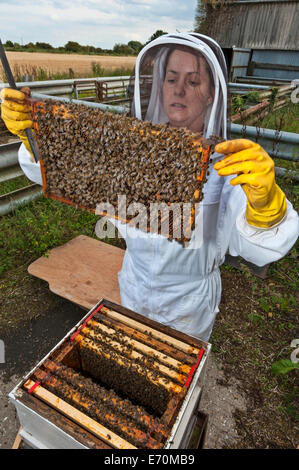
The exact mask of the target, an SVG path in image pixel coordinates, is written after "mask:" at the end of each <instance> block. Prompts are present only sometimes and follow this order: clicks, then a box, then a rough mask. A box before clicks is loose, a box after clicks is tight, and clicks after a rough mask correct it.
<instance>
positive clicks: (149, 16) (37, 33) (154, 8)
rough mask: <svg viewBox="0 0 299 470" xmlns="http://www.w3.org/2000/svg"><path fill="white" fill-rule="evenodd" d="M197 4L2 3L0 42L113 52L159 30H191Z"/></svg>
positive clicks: (128, 0)
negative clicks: (72, 43)
mask: <svg viewBox="0 0 299 470" xmlns="http://www.w3.org/2000/svg"><path fill="white" fill-rule="evenodd" d="M196 5H197V0H71V1H70V0H61V1H58V0H36V1H33V0H4V1H3V0H0V19H1V23H0V39H1V40H2V42H3V43H4V42H6V41H7V40H10V41H13V42H18V43H20V44H27V43H28V42H34V43H35V42H47V43H49V44H51V45H52V46H54V47H58V46H64V45H65V44H66V43H67V42H68V41H76V42H78V43H79V44H81V45H90V46H95V47H101V48H103V49H112V48H113V46H114V45H115V44H116V43H124V44H127V43H128V41H131V40H134V41H140V42H141V43H144V42H146V41H147V40H148V39H149V38H150V36H151V35H152V34H153V33H154V32H156V30H158V29H161V30H163V31H166V32H168V33H175V32H176V31H179V32H185V31H192V30H193V27H194V18H195V10H196Z"/></svg>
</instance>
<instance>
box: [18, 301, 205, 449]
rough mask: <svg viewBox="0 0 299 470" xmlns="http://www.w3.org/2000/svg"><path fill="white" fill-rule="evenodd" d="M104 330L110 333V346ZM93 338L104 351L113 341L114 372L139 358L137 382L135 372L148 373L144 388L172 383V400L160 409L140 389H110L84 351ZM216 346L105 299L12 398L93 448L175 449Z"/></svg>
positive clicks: (169, 390)
mask: <svg viewBox="0 0 299 470" xmlns="http://www.w3.org/2000/svg"><path fill="white" fill-rule="evenodd" d="M90 333H91V334H90ZM98 333H100V334H104V335H105V336H106V345H105V346H104V338H103V337H97V334H98ZM87 339H88V340H90V342H91V343H93V344H92V347H93V348H95V353H96V354H97V355H99V356H100V355H101V354H104V353H106V352H105V351H107V349H106V350H105V348H106V347H107V344H108V343H109V348H111V349H110V352H109V354H110V356H111V357H110V358H109V361H110V371H109V373H110V375H111V374H113V372H114V370H115V369H114V368H115V367H116V365H117V364H118V363H119V361H125V362H124V363H123V364H120V365H121V367H122V371H123V372H125V369H126V368H128V369H129V362H130V361H135V363H136V364H137V367H136V368H134V369H133V371H130V372H129V377H130V378H131V379H133V380H134V376H133V374H136V375H138V374H142V375H143V378H142V387H143V388H142V391H143V393H145V388H144V384H145V383H146V381H148V382H149V383H150V385H151V386H153V387H156V390H157V391H158V389H159V387H160V388H164V390H165V391H166V394H167V396H168V399H167V401H166V403H165V404H164V406H163V409H162V410H160V413H158V414H159V415H158V414H157V413H156V414H155V413H153V410H152V409H150V410H149V408H145V407H144V403H142V404H141V405H140V404H139V403H138V402H137V401H136V396H135V402H133V401H132V395H130V394H129V395H130V396H129V397H128V394H127V393H122V391H121V390H120V389H119V390H117V391H115V390H114V391H112V390H110V385H111V384H110V383H109V382H108V386H107V388H106V385H105V384H103V383H102V382H101V383H100V382H98V381H95V378H94V376H93V375H92V372H93V371H92V367H93V363H91V364H89V365H88V364H87V363H86V358H85V357H84V355H82V354H81V350H82V348H85V347H87V348H88V347H89V344H87V345H86V344H84V340H85V341H87ZM100 341H102V343H101V342H100ZM209 348H210V345H208V344H207V343H204V342H202V341H200V340H196V339H194V338H191V337H189V336H188V335H185V334H183V333H180V332H178V331H176V330H173V329H171V328H169V327H166V326H163V325H161V324H159V323H157V322H154V321H152V320H150V319H147V318H145V317H143V316H142V315H139V314H137V313H135V312H132V311H130V310H128V309H126V308H124V307H121V306H119V305H117V304H114V303H112V302H110V301H108V300H106V299H102V300H101V301H100V302H99V303H98V304H97V305H96V306H95V307H94V308H93V309H92V310H91V311H90V312H89V313H88V314H87V316H86V317H84V318H83V319H82V320H81V322H79V323H78V324H77V325H76V326H75V328H73V329H72V330H71V331H70V332H69V333H68V335H67V336H66V337H65V338H64V339H63V340H62V341H61V342H60V343H59V344H58V345H57V346H56V347H55V348H54V349H53V350H52V351H51V352H50V353H49V354H48V355H47V356H46V357H45V358H44V359H43V360H42V361H41V362H40V363H39V364H38V365H37V366H36V368H35V369H33V371H31V372H30V373H29V374H28V375H27V376H26V377H25V378H24V379H23V381H22V382H21V384H19V385H18V386H17V387H16V389H15V390H14V391H13V392H12V393H11V394H10V398H11V399H12V401H13V402H14V403H15V405H16V407H17V409H18V407H20V406H22V413H23V412H24V411H23V407H26V410H27V412H28V409H30V410H31V411H32V412H34V414H33V415H32V414H30V420H31V419H32V416H34V419H36V414H37V415H40V417H42V418H43V420H47V421H50V422H51V424H52V425H53V424H55V426H56V427H58V428H59V429H60V431H61V435H62V436H63V439H65V435H67V436H71V437H72V439H75V440H76V442H77V441H78V442H79V443H80V444H82V445H83V446H85V447H87V448H106V449H107V448H118V449H132V448H141V449H162V448H170V444H171V443H172V442H174V441H175V437H176V435H177V433H178V431H177V429H179V428H180V421H181V420H182V419H184V418H185V416H186V414H187V415H188V413H187V411H186V410H187V409H188V406H189V403H190V402H192V403H193V401H194V390H195V387H196V385H197V382H198V379H199V377H200V374H201V373H202V371H203V367H204V364H205V361H206V358H207V355H208V353H209ZM139 356H143V360H142V358H140V357H139ZM104 375H105V374H104ZM107 375H108V374H106V377H107ZM163 379H164V382H163ZM123 383H125V382H123ZM136 383H137V382H136ZM134 386H135V384H134ZM122 387H123V384H122V383H121V382H120V388H122ZM124 388H125V387H124ZM151 390H152V389H151ZM126 392H127V390H126ZM160 396H161V395H159V393H157V394H155V395H154V397H153V401H155V402H157V401H159V397H160ZM197 400H198V399H196V401H197ZM192 406H193V408H194V405H192ZM193 408H192V409H193ZM156 409H157V410H158V409H159V408H158V407H157V408H156ZM196 411H197V410H196ZM22 413H20V414H22ZM21 426H22V427H23V429H25V428H26V423H24V422H21ZM34 426H35V427H34ZM34 426H33V429H36V424H35V425H34ZM29 428H30V426H29ZM30 432H31V433H32V429H31V428H30ZM181 433H182V435H184V434H185V431H181ZM58 434H59V433H58ZM56 435H57V432H56V434H55V436H56ZM55 439H56V438H55ZM63 439H62V440H61V442H63ZM56 445H57V446H58V447H59V444H56ZM60 445H63V444H60ZM60 448H61V447H60Z"/></svg>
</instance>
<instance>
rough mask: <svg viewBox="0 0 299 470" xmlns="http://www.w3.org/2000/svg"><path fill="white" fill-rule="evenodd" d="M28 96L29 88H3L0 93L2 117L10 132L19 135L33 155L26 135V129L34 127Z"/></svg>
mask: <svg viewBox="0 0 299 470" xmlns="http://www.w3.org/2000/svg"><path fill="white" fill-rule="evenodd" d="M28 96H30V90H29V88H27V87H24V88H21V90H14V89H13V88H3V89H2V90H1V93H0V98H1V117H2V119H3V121H4V123H5V125H6V127H7V129H8V130H9V132H11V133H12V134H14V135H17V136H18V137H19V138H20V139H21V141H22V142H23V143H24V145H25V147H26V149H27V150H28V151H29V152H30V153H31V154H32V152H31V149H30V145H29V142H28V139H27V137H26V133H25V129H28V128H32V127H33V123H32V117H31V105H30V104H29V103H28V101H26V98H27V97H28Z"/></svg>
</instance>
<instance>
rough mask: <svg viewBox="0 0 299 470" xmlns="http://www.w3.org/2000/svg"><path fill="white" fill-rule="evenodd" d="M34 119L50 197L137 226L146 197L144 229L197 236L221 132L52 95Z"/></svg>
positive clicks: (37, 109) (185, 238)
mask: <svg viewBox="0 0 299 470" xmlns="http://www.w3.org/2000/svg"><path fill="white" fill-rule="evenodd" d="M33 119H34V127H35V131H36V137H37V141H38V146H39V151H40V155H41V168H42V177H43V190H44V194H45V196H46V197H50V198H53V199H56V200H59V201H61V202H63V203H67V204H71V205H75V206H77V207H80V208H82V209H86V210H91V211H96V209H97V207H100V208H99V209H98V210H97V213H99V214H100V215H107V216H109V217H114V218H116V219H120V220H121V221H122V222H125V223H132V224H135V225H136V215H137V214H138V213H140V204H141V205H142V208H143V209H144V211H145V212H144V213H143V216H144V219H145V223H142V224H140V219H138V220H139V224H138V228H139V229H141V230H144V231H152V232H156V233H162V234H163V235H165V236H167V238H168V239H169V240H173V239H175V240H176V241H178V242H181V243H184V242H185V241H189V240H190V237H191V232H192V230H193V229H194V222H195V213H196V204H198V203H199V202H200V201H201V199H202V197H203V195H202V187H203V185H204V183H205V181H206V175H207V172H208V164H209V158H210V155H211V153H212V152H213V149H214V145H215V143H216V142H219V141H220V140H221V139H219V138H216V137H215V138H213V139H210V140H206V139H203V138H202V136H201V135H200V134H194V133H191V132H189V131H188V130H186V129H178V128H173V127H170V126H169V125H167V124H163V125H162V124H161V125H154V124H152V123H150V122H148V121H140V120H138V119H135V118H131V117H127V116H123V115H116V114H113V113H111V112H104V111H101V110H99V109H92V108H88V107H86V106H84V105H77V104H69V103H68V104H63V105H62V104H61V103H60V102H55V101H53V100H45V101H43V102H36V103H35V104H34V106H33ZM120 196H121V198H119V197H120ZM108 203H109V206H108V209H105V208H104V206H103V204H108ZM153 205H155V206H153ZM170 207H171V208H172V209H174V210H171V211H170V210H169V208H170ZM158 209H159V210H158ZM155 210H156V212H154V211H155ZM163 211H164V212H163ZM161 213H162V215H161ZM166 218H167V223H166V224H164V223H163V222H164V221H165V219H166Z"/></svg>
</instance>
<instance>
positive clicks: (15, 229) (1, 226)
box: [0, 198, 98, 274]
mask: <svg viewBox="0 0 299 470" xmlns="http://www.w3.org/2000/svg"><path fill="white" fill-rule="evenodd" d="M97 220H98V217H97V216H95V215H94V214H92V213H89V212H84V211H81V210H80V209H76V208H73V207H71V206H66V205H62V204H61V203H59V202H56V201H52V200H50V199H45V198H41V199H39V200H38V201H35V202H32V203H30V204H28V205H26V206H23V207H19V208H17V209H16V210H15V211H14V212H13V213H11V214H9V215H6V216H4V217H2V218H1V220H0V257H1V267H0V274H4V273H5V272H6V271H8V270H13V269H15V268H17V267H19V266H21V265H22V264H24V263H29V262H30V260H34V259H36V258H38V257H40V256H42V255H45V254H46V253H47V251H48V250H50V249H51V248H54V247H56V246H59V245H61V244H63V243H66V242H67V241H68V240H70V239H71V238H73V237H75V236H77V235H81V234H82V235H88V236H91V237H95V235H94V227H95V224H96V222H97Z"/></svg>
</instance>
